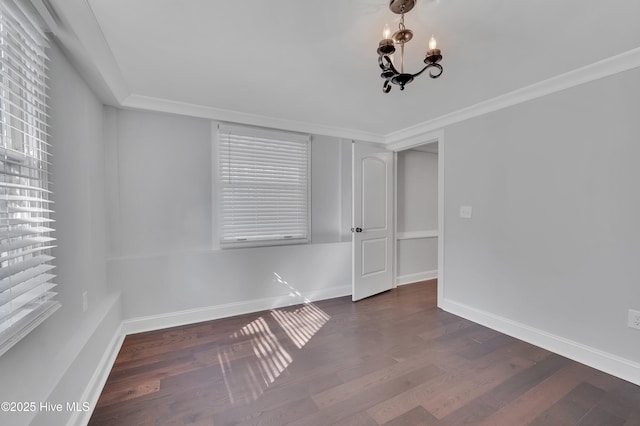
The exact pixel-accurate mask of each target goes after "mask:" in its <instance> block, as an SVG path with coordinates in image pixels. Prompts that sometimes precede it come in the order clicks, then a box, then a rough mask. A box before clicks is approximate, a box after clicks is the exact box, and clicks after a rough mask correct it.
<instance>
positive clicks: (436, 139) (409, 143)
mask: <svg viewBox="0 0 640 426" xmlns="http://www.w3.org/2000/svg"><path fill="white" fill-rule="evenodd" d="M428 143H437V144H438V234H437V235H439V236H442V238H438V277H437V278H438V306H439V307H440V306H441V304H442V301H443V300H444V291H445V286H444V257H445V254H444V250H445V246H444V244H445V243H444V229H445V222H444V198H445V195H444V155H445V143H444V129H438V130H436V131H433V132H429V133H424V134H420V135H416V136H414V137H410V138H407V139H405V140H401V141H397V142H395V143H392V144H390V145H388V148H389V149H391V150H393V151H396V152H397V151H404V150H407V149H411V148H415V147H417V146H420V145H425V144H428ZM398 279H399V277H396V281H397V280H398Z"/></svg>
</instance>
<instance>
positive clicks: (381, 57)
mask: <svg viewBox="0 0 640 426" xmlns="http://www.w3.org/2000/svg"><path fill="white" fill-rule="evenodd" d="M383 58H384V60H386V61H387V64H386V65H385V66H384V68H382V67H383V65H380V67H381V68H382V69H383V70H385V71H386V70H391V71H393V73H394V74H400V73H399V72H398V70H397V69H396V67H395V66H393V62H391V59H390V58H389V56H388V55H384V56H380V57H378V63H380V64H382V62H383Z"/></svg>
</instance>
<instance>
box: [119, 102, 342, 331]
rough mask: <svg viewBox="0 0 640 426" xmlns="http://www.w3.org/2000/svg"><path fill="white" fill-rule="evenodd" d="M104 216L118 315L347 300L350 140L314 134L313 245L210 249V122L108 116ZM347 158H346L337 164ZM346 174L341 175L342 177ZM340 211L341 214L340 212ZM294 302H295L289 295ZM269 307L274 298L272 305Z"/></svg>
mask: <svg viewBox="0 0 640 426" xmlns="http://www.w3.org/2000/svg"><path fill="white" fill-rule="evenodd" d="M107 123H108V125H109V126H110V127H111V130H109V131H108V132H107V133H108V135H109V138H108V141H107V152H108V157H109V158H110V161H109V163H108V164H109V170H108V171H107V175H108V176H109V179H108V181H109V187H108V190H107V193H108V194H110V197H111V199H112V200H113V202H110V203H109V206H108V208H109V217H110V223H111V232H112V233H113V235H114V241H117V243H113V244H112V245H111V247H110V254H109V257H110V260H109V262H108V277H109V285H110V286H111V288H112V289H114V290H117V291H122V293H123V300H124V305H123V306H124V316H125V318H128V319H132V318H140V317H149V316H154V315H156V316H157V315H160V316H163V315H167V314H170V313H175V312H180V311H188V310H192V309H201V308H208V307H216V306H222V305H229V304H247V303H249V302H251V301H255V300H259V299H268V298H272V299H273V300H274V301H275V300H279V301H282V300H283V299H282V298H285V299H286V298H287V297H288V295H289V294H290V293H291V289H290V288H289V287H287V286H286V285H283V284H282V283H281V282H280V281H279V280H278V279H277V278H276V274H277V276H280V277H281V278H282V280H285V281H286V282H287V283H288V284H289V285H290V286H292V287H293V288H295V289H296V291H298V292H300V293H301V294H303V295H305V296H307V297H331V296H332V295H334V294H335V295H343V294H348V292H349V291H350V287H349V286H350V282H351V260H350V259H351V257H350V244H349V243H348V242H343V241H342V240H343V239H344V235H345V234H347V235H348V229H349V227H350V224H349V223H344V220H343V218H344V217H345V216H348V215H350V208H351V206H350V204H347V205H345V203H344V202H343V194H344V193H345V192H347V193H349V194H350V186H349V185H350V173H351V168H350V166H349V167H347V165H348V164H350V162H351V158H350V156H348V157H346V156H345V155H344V154H345V151H346V148H345V147H349V148H350V146H349V145H350V141H343V140H340V139H336V138H330V137H323V136H313V137H312V165H311V167H312V241H313V243H312V244H308V245H296V246H281V247H264V248H251V249H243V248H238V249H224V250H221V249H218V248H216V245H217V244H216V242H215V241H214V240H213V237H212V233H213V229H214V227H213V223H214V221H215V208H214V206H213V205H214V203H215V193H214V185H213V181H212V167H211V159H212V129H215V123H211V121H209V120H205V119H196V118H189V117H183V116H177V115H169V114H162V113H154V112H140V111H124V110H110V111H109V118H108V120H107ZM345 157H346V158H345ZM347 174H348V177H347V176H345V175H347ZM345 210H346V212H345ZM295 301H299V299H296V300H295ZM274 303H275V302H274Z"/></svg>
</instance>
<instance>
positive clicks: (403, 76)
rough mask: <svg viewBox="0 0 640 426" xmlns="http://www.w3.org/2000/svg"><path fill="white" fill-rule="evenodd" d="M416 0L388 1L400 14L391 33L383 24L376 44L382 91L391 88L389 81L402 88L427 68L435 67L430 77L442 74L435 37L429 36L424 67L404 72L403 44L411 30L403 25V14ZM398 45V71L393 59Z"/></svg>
mask: <svg viewBox="0 0 640 426" xmlns="http://www.w3.org/2000/svg"><path fill="white" fill-rule="evenodd" d="M415 4H416V0H391V1H390V2H389V9H390V10H391V11H392V12H393V13H395V14H398V15H400V24H399V25H398V31H396V32H395V33H394V34H393V35H391V30H390V29H389V25H385V27H384V31H383V37H384V38H383V39H382V40H381V41H380V44H379V45H378V65H380V68H381V69H382V74H380V77H382V78H383V79H384V84H383V85H382V91H383V92H384V93H389V91H390V90H391V83H393V84H397V85H398V86H400V90H404V86H405V85H406V84H408V83H411V82H412V81H413V79H414V78H416V77H417V76H419V75H420V74H422V73H423V72H425V71H426V70H427V69H429V68H435V73H434V70H431V71H429V76H430V77H431V78H438V77H440V76H441V75H442V65H440V64H439V63H438V62H440V60H441V59H442V55H441V54H440V49H438V48H436V39H435V38H434V37H433V36H431V39H430V40H429V50H428V51H427V54H426V55H425V57H424V63H425V64H426V65H425V67H424V68H422V69H421V70H420V71H418V72H417V73H415V74H408V73H405V72H404V45H405V43H408V42H409V41H411V39H412V38H413V31H411V30H410V29H409V28H406V27H405V26H404V14H405V13H407V12H409V11H410V10H411V9H413V6H415ZM396 44H399V45H400V71H398V69H397V68H396V66H395V65H394V61H393V56H392V55H393V54H394V53H395V51H396V47H395V45H396Z"/></svg>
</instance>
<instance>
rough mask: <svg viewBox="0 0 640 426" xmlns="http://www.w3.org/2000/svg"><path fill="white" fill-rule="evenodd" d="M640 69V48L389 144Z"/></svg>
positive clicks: (396, 135)
mask: <svg viewBox="0 0 640 426" xmlns="http://www.w3.org/2000/svg"><path fill="white" fill-rule="evenodd" d="M637 67H640V47H639V48H635V49H632V50H629V51H627V52H624V53H621V54H619V55H615V56H612V57H610V58H606V59H603V60H601V61H598V62H594V63H592V64H589V65H587V66H584V67H581V68H578V69H575V70H572V71H569V72H566V73H564V74H560V75H557V76H555V77H551V78H549V79H546V80H542V81H539V82H537V83H534V84H531V85H529V86H525V87H522V88H520V89H517V90H514V91H512V92H509V93H506V94H504V95H501V96H497V97H495V98H492V99H489V100H486V101H484V102H480V103H477V104H475V105H471V106H469V107H466V108H462V109H460V110H458V111H455V112H452V113H450V114H445V115H443V116H440V117H438V118H435V119H433V120H428V121H425V122H422V123H419V124H416V125H414V126H410V127H407V128H405V129H403V130H399V131H397V132H392V133H389V134H387V135H386V136H385V141H386V142H387V143H388V144H389V145H390V146H397V145H401V144H402V143H405V142H406V143H409V144H411V143H413V142H414V141H417V140H424V137H423V136H422V135H424V134H425V133H429V132H433V131H434V130H437V129H441V128H444V127H446V126H450V125H452V124H454V123H458V122H461V121H464V120H468V119H470V118H473V117H478V116H480V115H484V114H487V113H489V112H493V111H497V110H500V109H503V108H507V107H510V106H513V105H517V104H520V103H523V102H526V101H530V100H532V99H536V98H539V97H542V96H546V95H549V94H551V93H555V92H559V91H561V90H565V89H569V88H571V87H574V86H578V85H580V84H584V83H588V82H591V81H594V80H598V79H600V78H604V77H608V76H611V75H614V74H618V73H620V72H623V71H628V70H630V69H633V68H637ZM423 143H424V142H423Z"/></svg>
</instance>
